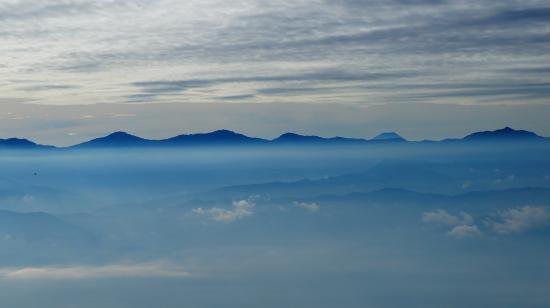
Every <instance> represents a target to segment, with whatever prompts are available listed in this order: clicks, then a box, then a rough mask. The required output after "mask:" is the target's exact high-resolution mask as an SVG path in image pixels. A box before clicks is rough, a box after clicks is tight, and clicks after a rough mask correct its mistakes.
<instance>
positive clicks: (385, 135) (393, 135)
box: [371, 132, 406, 141]
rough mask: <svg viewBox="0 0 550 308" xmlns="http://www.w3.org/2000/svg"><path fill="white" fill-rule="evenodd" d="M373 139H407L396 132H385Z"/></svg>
mask: <svg viewBox="0 0 550 308" xmlns="http://www.w3.org/2000/svg"><path fill="white" fill-rule="evenodd" d="M371 140H373V141H406V140H405V138H403V137H401V136H400V135H399V134H397V133H394V132H385V133H381V134H380V135H377V136H376V137H374V138H372V139H371Z"/></svg>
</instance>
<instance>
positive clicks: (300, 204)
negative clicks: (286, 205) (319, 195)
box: [294, 202, 321, 213]
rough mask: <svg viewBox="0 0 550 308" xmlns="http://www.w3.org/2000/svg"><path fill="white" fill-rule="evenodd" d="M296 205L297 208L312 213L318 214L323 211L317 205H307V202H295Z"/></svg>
mask: <svg viewBox="0 0 550 308" xmlns="http://www.w3.org/2000/svg"><path fill="white" fill-rule="evenodd" d="M294 205H295V206H297V207H300V208H302V209H304V210H306V211H308V212H310V213H316V212H319V210H321V206H319V205H318V204H317V203H315V202H313V203H306V202H294Z"/></svg>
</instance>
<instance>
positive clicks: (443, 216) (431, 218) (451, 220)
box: [422, 210, 474, 226]
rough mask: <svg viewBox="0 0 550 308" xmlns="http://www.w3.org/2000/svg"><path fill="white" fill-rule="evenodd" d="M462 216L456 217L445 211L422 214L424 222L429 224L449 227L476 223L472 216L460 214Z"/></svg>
mask: <svg viewBox="0 0 550 308" xmlns="http://www.w3.org/2000/svg"><path fill="white" fill-rule="evenodd" d="M459 215H460V216H454V215H451V214H449V213H447V212H446V211H444V210H436V211H433V212H426V213H423V214H422V221H424V222H428V223H438V224H443V225H449V226H458V225H471V224H473V223H474V219H473V218H472V216H471V215H470V214H468V213H465V212H460V214H459Z"/></svg>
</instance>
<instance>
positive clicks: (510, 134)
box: [0, 127, 550, 149]
mask: <svg viewBox="0 0 550 308" xmlns="http://www.w3.org/2000/svg"><path fill="white" fill-rule="evenodd" d="M546 140H550V139H549V138H545V137H542V136H539V135H537V134H535V133H533V132H530V131H526V130H515V129H513V128H510V127H505V128H503V129H497V130H494V131H482V132H476V133H472V134H469V135H467V136H466V137H464V138H461V139H444V140H442V141H429V140H427V141H422V142H417V141H408V140H406V139H405V138H403V137H401V136H400V135H399V134H397V133H395V132H385V133H381V134H379V135H377V136H376V137H374V138H373V139H369V140H367V139H360V138H345V137H332V138H324V137H320V136H315V135H310V136H306V135H300V134H296V133H290V132H289V133H284V134H282V135H280V136H279V137H277V138H275V139H273V140H268V139H262V138H255V137H249V136H246V135H243V134H240V133H236V132H234V131H230V130H226V129H222V130H216V131H213V132H209V133H198V134H188V135H186V134H183V135H178V136H175V137H171V138H167V139H160V140H152V139H145V138H141V137H139V136H135V135H132V134H129V133H127V132H123V131H117V132H114V133H111V134H109V135H106V136H103V137H99V138H95V139H92V140H89V141H85V142H83V143H80V144H76V145H73V146H70V147H68V148H73V149H79V148H128V147H184V146H223V145H228V146H245V145H246V146H250V145H266V146H269V145H271V146H276V145H292V146H300V145H351V144H358V145H361V144H364V145H368V144H381V143H382V144H385V143H387V142H391V143H392V144H393V143H394V142H395V141H399V144H401V143H403V144H409V143H410V144H434V143H448V142H462V143H470V142H475V143H476V144H477V143H478V142H493V141H496V142H501V141H509V142H524V141H528V142H532V141H535V142H538V141H546ZM53 148H55V147H53V146H47V145H41V144H37V143H34V142H32V141H30V140H27V139H19V138H9V139H0V149H53Z"/></svg>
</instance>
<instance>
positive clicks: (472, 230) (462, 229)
mask: <svg viewBox="0 0 550 308" xmlns="http://www.w3.org/2000/svg"><path fill="white" fill-rule="evenodd" d="M447 235H449V236H452V237H454V238H457V239H462V238H467V237H476V236H480V235H481V231H479V229H478V227H477V226H476V225H459V226H455V227H454V228H453V229H451V231H449V232H447Z"/></svg>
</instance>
